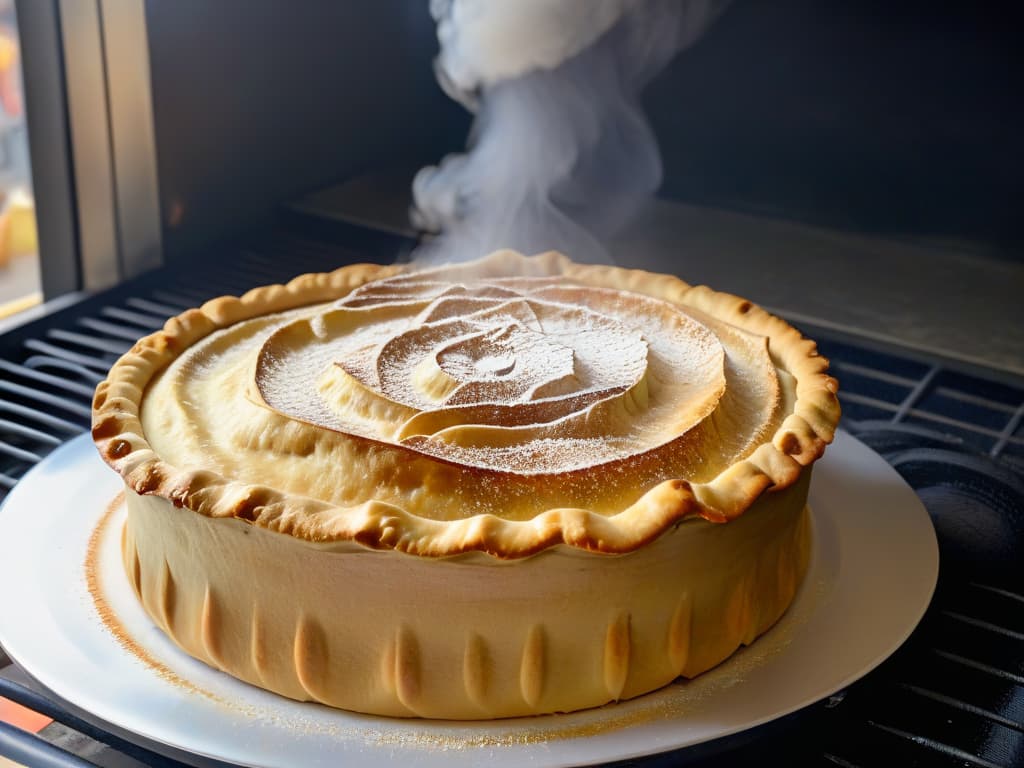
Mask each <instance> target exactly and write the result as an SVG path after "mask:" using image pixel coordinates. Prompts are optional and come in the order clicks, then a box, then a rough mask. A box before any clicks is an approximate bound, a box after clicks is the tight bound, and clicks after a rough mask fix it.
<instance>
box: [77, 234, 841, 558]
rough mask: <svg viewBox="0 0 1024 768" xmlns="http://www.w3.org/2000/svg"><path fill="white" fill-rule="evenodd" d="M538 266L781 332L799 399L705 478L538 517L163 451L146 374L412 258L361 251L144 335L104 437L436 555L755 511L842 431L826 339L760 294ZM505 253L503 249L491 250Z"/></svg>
mask: <svg viewBox="0 0 1024 768" xmlns="http://www.w3.org/2000/svg"><path fill="white" fill-rule="evenodd" d="M507 257H508V258H509V259H510V260H512V261H518V263H528V264H529V269H531V270H533V271H534V273H535V274H542V275H552V276H557V275H564V276H565V277H566V278H568V279H570V280H572V281H575V282H578V283H582V284H584V285H589V286H596V287H607V288H615V289H618V290H627V291H633V292H636V293H641V294H646V295H649V296H654V297H656V298H660V299H663V300H665V301H669V302H673V303H676V304H678V305H680V306H683V307H688V308H692V309H695V310H698V311H700V312H703V313H705V314H707V315H710V316H712V317H713V318H716V319H717V320H720V321H724V322H726V323H729V324H731V325H734V326H736V327H738V328H741V329H743V330H744V331H747V332H749V333H753V334H758V335H761V336H765V337H767V339H768V352H769V354H770V356H771V359H772V361H773V363H774V364H775V365H776V366H777V367H778V368H779V369H781V370H784V371H787V372H788V373H789V374H791V375H792V376H793V377H794V378H795V380H796V388H795V389H796V397H795V401H794V402H793V404H792V408H791V412H790V413H789V415H787V416H785V418H784V419H783V420H782V422H781V425H780V426H779V428H778V429H777V430H776V431H775V432H774V434H773V435H772V436H771V438H770V439H769V440H766V441H765V442H763V443H762V444H761V445H760V446H758V447H757V448H756V449H755V450H753V451H752V452H751V453H749V455H747V456H746V457H745V458H743V459H742V460H740V461H737V462H736V463H734V464H732V465H731V466H729V467H728V468H727V469H725V470H724V471H722V472H721V473H720V474H718V475H717V476H716V477H714V478H712V479H710V480H708V481H707V482H703V483H695V482H690V481H689V480H687V479H685V478H669V479H665V480H664V481H663V482H661V483H660V484H658V485H657V486H655V487H654V488H652V489H651V490H649V491H648V492H647V493H646V494H644V495H643V496H642V497H641V498H640V499H639V500H638V501H637V502H636V503H634V504H632V505H631V506H629V507H627V508H626V509H623V510H622V511H620V512H618V513H617V514H612V515H602V514H598V513H597V512H594V511H592V510H588V509H578V508H559V509H550V510H547V511H544V512H542V513H540V514H538V515H536V516H534V517H532V518H531V519H529V520H508V519H504V518H502V517H500V516H497V515H491V514H478V515H473V516H470V517H466V518H464V519H459V520H432V519H427V518H424V517H421V516H416V515H413V514H410V513H408V512H407V511H405V510H403V509H401V508H398V507H396V506H395V505H393V504H386V503H382V502H379V501H374V500H370V501H367V502H365V503H362V504H359V505H357V506H352V507H339V506H336V505H332V504H328V503H325V502H322V501H316V500H313V499H309V498H304V497H300V496H296V495H294V494H287V493H283V492H281V491H279V490H277V489H274V488H271V487H267V486H263V485H258V484H253V483H243V482H239V481H237V480H235V479H232V478H230V477H225V476H222V475H219V474H217V473H215V472H211V471H207V470H188V469H183V468H180V467H175V466H172V465H171V464H169V463H167V462H166V461H164V460H163V459H162V458H161V457H160V456H159V455H157V454H156V452H155V451H154V450H153V449H152V448H151V446H150V445H149V443H148V442H147V439H146V436H145V434H144V430H143V428H142V424H141V422H140V408H141V402H142V398H143V393H144V392H145V391H146V388H147V386H148V385H149V384H150V382H151V381H152V380H153V379H154V377H155V376H157V375H158V374H159V373H160V372H161V371H162V370H164V369H165V368H166V367H167V366H168V365H169V364H170V363H171V362H172V361H173V360H174V359H175V358H177V357H178V356H179V355H180V354H182V352H183V351H184V350H185V349H187V348H188V347H190V346H191V345H193V344H195V343H196V342H198V341H199V340H201V339H204V338H205V337H207V336H209V335H210V334H212V333H214V332H216V331H218V330H221V329H224V328H227V327H229V326H231V325H233V324H235V323H238V322H240V321H243V320H248V319H251V318H255V317H259V316H263V315H268V314H273V313H278V312H283V311H286V310H290V309H294V308H298V307H302V306H307V305H313V304H318V303H323V302H327V301H332V300H335V299H338V298H341V297H344V296H346V295H347V294H348V293H349V292H351V291H352V290H354V289H355V288H357V287H359V286H361V285H363V284H365V283H367V282H369V281H371V280H379V279H382V278H386V277H389V276H392V275H395V274H398V273H399V271H400V270H401V269H402V268H401V267H380V266H374V265H365V264H364V265H354V266H349V267H343V268H341V269H339V270H336V271H334V272H331V273H327V274H317V275H303V276H301V277H298V278H296V279H295V280H293V281H291V282H289V283H288V284H287V285H284V286H281V285H277V286H268V287H263V288H257V289H255V290H253V291H250V292H249V293H247V294H245V295H244V296H242V297H241V298H233V297H223V298H219V299H214V300H213V301H210V302H207V303H206V304H205V305H203V306H202V307H201V308H199V309H195V310H189V311H187V312H185V313H183V314H181V315H179V316H177V317H175V318H172V319H170V320H169V321H168V322H167V323H166V325H165V326H164V328H163V330H162V331H158V332H157V333H154V334H152V335H150V336H147V337H146V338H144V339H142V340H141V341H139V342H138V343H137V344H136V345H135V346H134V347H133V348H132V349H131V350H130V351H129V352H128V353H126V354H125V355H124V356H123V357H122V358H121V359H120V360H119V361H118V362H117V363H116V364H115V365H114V366H113V368H112V369H111V371H110V374H109V376H108V378H107V380H106V381H104V382H102V383H101V384H100V385H99V387H97V391H96V396H95V399H94V403H93V438H94V440H95V442H96V445H97V447H98V449H99V451H100V453H101V455H102V456H103V458H104V460H105V461H106V462H107V463H108V464H109V465H110V466H111V467H113V468H114V469H115V470H117V471H118V472H119V473H120V474H121V476H122V477H123V478H124V480H125V483H126V485H127V486H128V487H129V488H130V489H131V490H132V491H134V492H135V493H138V494H141V495H156V496H160V497H163V498H165V499H167V500H169V501H170V502H172V503H173V504H174V505H175V506H176V507H184V508H187V509H190V510H192V511H194V512H197V513H199V514H200V515H204V516H207V517H211V518H237V519H240V520H243V521H248V522H250V523H252V524H255V525H257V526H259V527H261V528H265V529H267V530H271V531H277V532H280V533H286V534H289V535H291V536H293V537H295V538H298V539H304V540H307V541H310V542H338V543H343V542H355V543H358V544H361V545H363V546H365V547H369V548H373V549H394V550H398V551H401V552H406V553H409V554H414V555H421V556H427V557H448V556H452V555H458V554H462V553H467V552H483V553H486V554H488V555H491V556H493V557H495V558H499V559H506V560H511V559H517V558H523V557H527V556H531V555H535V554H537V553H539V552H541V551H543V550H546V549H549V548H551V547H557V546H560V545H565V546H568V547H571V548H575V549H580V550H585V551H591V552H597V553H615V554H622V553H627V552H632V551H634V550H637V549H638V548H640V547H643V546H644V545H645V544H647V543H649V542H651V541H653V540H655V539H657V538H658V537H659V536H661V535H662V534H664V533H665V532H666V531H667V530H669V529H670V528H671V527H672V526H674V525H676V524H677V523H679V522H680V521H682V520H684V519H687V518H692V517H702V518H704V519H705V520H708V521H712V522H726V521H728V520H731V519H733V518H736V517H737V516H739V515H741V514H743V513H744V512H745V511H746V510H747V509H748V508H750V507H751V505H752V504H754V502H755V501H756V500H757V499H758V498H759V497H760V496H761V495H762V494H764V493H765V492H768V491H772V492H774V491H778V490H782V489H785V488H788V487H790V486H792V485H793V484H794V483H795V482H796V481H797V480H798V479H799V478H800V477H801V474H802V472H803V471H804V468H806V467H808V466H810V465H811V464H812V463H813V462H814V461H815V460H817V459H818V458H819V457H820V456H821V455H822V453H823V451H824V449H825V446H826V445H827V444H828V443H829V442H831V440H832V438H833V435H834V431H835V428H836V424H837V422H838V418H839V406H838V401H837V399H836V395H835V392H836V382H835V380H834V379H832V378H831V377H829V376H828V375H827V368H828V363H827V361H826V360H825V359H824V358H822V357H820V356H819V355H818V353H817V349H816V346H815V344H814V343H813V342H812V341H809V340H807V339H804V338H803V337H802V336H801V335H800V333H799V332H798V331H796V330H795V329H794V328H792V327H791V326H789V325H788V324H787V323H785V322H784V321H782V320H780V319H779V318H776V317H773V316H772V315H770V314H768V313H767V312H765V311H764V310H762V309H760V308H759V307H756V306H754V305H753V304H751V303H750V302H749V301H745V300H743V299H740V298H737V297H735V296H731V295H729V294H724V293H719V292H716V291H713V290H711V289H709V288H706V287H703V286H700V287H691V286H689V285H688V284H686V283H684V282H683V281H682V280H679V279H677V278H673V277H668V276H665V275H656V274H653V273H649V272H644V271H640V270H626V269H621V268H617V267H603V266H588V265H578V264H574V263H572V262H570V261H569V260H568V259H566V258H565V257H564V256H561V255H560V254H556V253H547V254H542V255H540V256H536V257H532V258H530V259H524V257H522V256H520V255H518V254H511V253H509V254H508V256H507ZM492 258H493V257H492Z"/></svg>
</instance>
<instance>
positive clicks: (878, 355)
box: [0, 230, 1024, 768]
mask: <svg viewBox="0 0 1024 768" xmlns="http://www.w3.org/2000/svg"><path fill="white" fill-rule="evenodd" d="M308 235H309V233H308V232H306V233H305V234H299V235H297V234H296V233H295V232H294V231H290V230H289V231H276V230H275V231H274V232H271V233H266V234H264V235H262V236H261V237H260V238H259V239H253V240H250V241H249V242H247V243H245V244H243V245H242V246H241V247H237V248H234V249H232V250H231V252H230V253H227V254H224V255H223V257H222V258H218V259H217V260H214V261H209V262H206V263H205V264H202V265H193V267H192V268H190V269H189V270H187V271H185V270H182V269H180V268H179V269H177V270H175V271H172V270H164V271H161V272H159V273H156V274H155V275H151V276H149V277H148V278H146V279H144V280H141V281H136V282H134V283H131V284H129V285H126V286H121V287H120V288H118V289H116V290H114V291H112V292H109V293H107V294H103V295H101V296H97V297H93V298H91V299H89V300H87V301H85V302H82V303H80V304H78V305H75V306H73V307H71V308H69V309H66V310H62V311H61V312H58V313H56V314H55V315H53V316H50V317H46V318H43V320H41V321H37V322H35V323H33V324H31V325H30V326H27V327H25V328H23V329H20V330H19V331H17V332H15V333H10V334H7V335H6V336H4V337H0V497H2V496H3V495H4V494H6V491H7V490H8V489H10V488H11V487H13V486H14V484H15V483H17V481H18V479H19V478H20V477H21V476H22V475H23V474H24V473H25V472H26V471H27V470H28V469H29V468H31V467H32V466H33V465H35V464H36V463H38V462H39V461H41V460H42V459H43V458H44V457H45V456H46V455H47V454H48V453H49V452H50V451H51V450H53V449H54V448H55V447H57V446H58V445H61V444H62V443H63V442H65V441H66V440H68V439H70V438H71V437H73V436H75V435H77V434H79V433H81V432H83V431H84V430H86V429H87V428H88V424H89V413H90V400H91V396H92V391H93V388H94V387H95V385H96V384H97V383H98V382H99V381H100V380H101V379H102V378H103V377H104V374H105V372H106V370H107V369H108V367H109V366H110V365H111V364H112V363H113V362H114V361H115V360H116V359H117V357H118V356H119V355H121V354H122V353H123V352H125V351H126V350H127V349H129V347H130V346H131V345H132V343H133V342H134V341H135V340H136V339H137V338H138V337H140V336H142V335H144V334H147V333H149V332H151V331H153V330H156V329H157V328H159V327H160V326H162V325H163V322H164V321H165V320H166V319H167V318H168V317H169V316H172V315H174V314H177V313H179V312H181V311H183V310H185V309H187V308H189V307H192V306H196V305H198V304H200V303H202V302H203V301H205V300H207V299H209V298H212V297H214V296H218V295H223V294H239V293H242V292H244V291H245V290H247V289H249V288H251V287H254V286H256V285H261V284H266V283H274V282H281V281H284V280H286V279H288V278H289V277H291V276H293V275H295V274H300V273H302V272H308V271H322V270H324V269H330V268H333V267H335V266H339V265H341V264H344V263H352V262H354V261H356V260H366V259H368V258H369V259H371V260H372V254H371V255H370V256H367V255H366V250H365V248H364V247H360V249H359V250H358V251H356V250H352V249H350V248H345V247H341V246H339V245H338V244H337V243H336V242H328V241H325V240H324V239H323V238H320V237H316V236H313V237H309V236H308ZM357 253H360V254H363V255H362V256H361V257H359V258H357ZM391 258H393V256H392V257H391ZM812 335H813V336H814V337H815V338H817V339H819V340H820V341H819V346H820V348H821V351H822V353H823V354H825V355H826V356H827V357H829V358H830V359H831V361H832V366H833V370H834V371H835V375H836V376H837V378H839V379H840V382H841V386H842V389H841V393H840V399H841V401H842V403H843V407H844V422H843V423H844V426H845V427H846V428H847V429H849V430H850V431H852V432H854V433H855V434H857V435H858V436H859V437H860V438H861V439H863V440H865V441H866V442H868V444H869V445H871V446H872V447H873V448H875V449H876V450H878V451H879V452H880V453H882V454H883V455H884V456H886V458H887V459H888V460H889V461H890V462H891V463H892V464H893V465H894V466H895V467H896V468H897V469H898V470H899V471H900V472H901V473H903V475H904V476H905V477H906V478H907V479H908V481H909V482H910V483H911V485H913V486H914V487H915V488H916V489H917V490H918V492H919V494H920V495H921V497H922V499H923V500H924V501H925V504H926V506H928V508H929V511H930V512H931V514H932V517H933V520H934V522H935V524H936V528H937V531H938V533H939V538H940V542H941V545H942V548H943V549H942V556H943V567H942V573H941V576H940V585H939V589H938V591H937V593H936V597H935V599H934V601H933V604H932V606H931V608H930V609H929V612H928V614H927V616H926V617H925V620H924V621H923V623H922V624H921V626H920V627H919V628H918V630H917V631H916V632H915V633H914V635H913V636H912V638H911V639H910V641H909V642H908V643H907V644H906V645H905V646H904V647H903V648H902V649H901V650H900V651H899V652H898V653H897V654H896V655H895V656H893V657H892V658H891V659H890V660H889V661H887V662H886V663H885V664H883V665H882V667H880V668H879V669H878V670H876V671H875V672H873V673H872V674H870V675H868V676H867V677H866V678H864V679H863V680H861V681H860V682H858V683H857V684H855V685H853V686H851V687H850V688H849V689H848V690H847V691H844V692H842V693H840V694H838V695H836V696H833V697H832V698H831V699H830V700H829V701H827V702H823V703H819V704H817V705H815V706H813V707H810V708H808V709H806V710H804V711H803V712H800V713H797V714H796V715H793V716H790V717H788V718H785V719H784V720H783V721H782V722H781V723H777V724H774V725H771V726H767V727H763V728H761V729H757V730H756V731H754V732H753V733H748V734H746V735H745V736H744V737H743V739H742V740H740V741H737V740H736V739H733V740H731V741H727V742H726V743H724V744H716V745H713V746H712V747H710V748H709V749H706V750H702V751H692V750H691V751H689V752H687V753H686V754H685V755H681V754H679V753H674V754H670V755H665V756H661V757H656V758H651V759H648V760H645V761H635V762H636V763H637V764H639V763H640V762H643V764H644V765H647V764H651V765H676V764H679V763H680V762H681V761H683V760H684V759H685V761H686V762H687V763H688V764H693V765H729V764H736V763H742V762H743V761H745V760H754V759H757V760H760V761H763V759H764V757H765V756H772V757H773V758H774V759H775V760H781V761H782V762H784V763H786V764H790V765H822V766H843V767H844V768H850V767H851V766H854V767H860V766H864V767H866V766H888V765H921V766H953V765H956V766H964V765H967V766H978V767H979V768H992V766H1000V767H1002V768H1010V767H1011V766H1018V765H1024V589H1022V584H1021V578H1020V576H1021V574H1020V567H1019V565H1018V562H1019V560H1020V558H1021V555H1022V553H1024V382H1022V381H1014V380H1012V379H1007V378H1006V377H999V376H995V375H988V374H986V373H985V372H963V371H960V370H957V369H955V368H953V367H951V366H949V365H947V364H945V363H943V362H940V361H936V360H927V359H924V358H921V357H916V356H911V355H910V354H908V353H906V352H904V351H902V350H894V349H888V350H881V349H877V348H868V347H867V346H864V345H862V344H860V343H857V342H855V341H854V342H851V341H850V340H849V339H842V340H840V339H836V338H834V337H833V336H831V335H830V333H829V332H826V331H819V330H817V329H813V330H812ZM979 510H980V511H979ZM982 512H983V513H984V514H987V515H989V516H990V517H991V516H992V515H996V516H998V519H999V520H1000V523H1001V525H1003V528H1002V530H1004V531H1005V530H1011V531H1013V532H1014V534H1013V536H1011V538H1010V540H1009V541H1005V540H1004V541H1002V542H998V543H996V544H993V545H992V546H988V545H987V544H986V542H987V540H986V539H985V536H984V535H982V536H981V537H980V543H979V536H977V535H975V534H976V531H975V532H974V533H972V531H973V530H974V529H973V528H972V526H975V527H977V525H978V524H979V523H978V521H979V520H980V519H981V518H980V517H978V515H982ZM965 531H966V532H967V533H966V534H965ZM1003 538H1004V539H1005V535H1004V537H1003ZM989 543H991V542H989ZM986 546H988V548H986ZM993 546H994V547H995V549H994V550H993ZM5 588H10V585H3V584H0V590H3V589H5ZM16 620H17V617H5V616H0V621H16ZM0 696H3V697H7V698H8V699H12V700H15V701H17V702H19V703H21V704H23V705H25V706H27V707H29V708H31V709H34V710H36V711H38V712H41V713H43V714H45V715H47V716H48V717H52V718H54V722H53V723H52V724H50V725H48V726H47V727H46V728H44V729H43V730H42V731H41V732H40V734H39V735H38V736H37V735H32V734H28V733H26V732H22V731H19V730H17V729H15V728H13V727H12V726H9V725H6V724H4V723H2V722H0V755H7V756H9V757H11V758H13V759H15V760H20V761H22V762H24V763H26V764H28V765H33V766H35V765H40V766H92V765H99V766H138V765H156V766H177V765H183V763H180V762H178V761H175V760H172V759H170V758H167V757H164V756H162V755H160V754H159V753H157V752H155V751H153V750H152V749H150V748H149V747H148V746H147V745H143V744H140V743H135V742H134V741H126V740H125V739H122V738H120V737H118V736H116V735H114V734H112V733H110V732H108V731H107V730H106V729H104V728H101V727H97V725H96V724H94V723H91V722H87V721H86V720H83V719H82V718H80V717H78V716H77V715H75V714H73V713H72V712H70V711H69V710H68V708H67V707H66V706H65V705H64V703H62V702H60V701H59V700H57V699H56V698H55V697H53V696H52V695H51V694H48V693H47V692H46V691H43V690H41V689H40V688H39V686H38V685H36V684H35V683H33V682H32V681H31V680H30V679H29V678H28V677H27V676H26V675H25V674H24V673H23V672H22V671H21V670H19V669H18V668H17V666H16V665H14V664H12V663H11V662H10V660H9V659H7V657H6V656H4V655H3V652H2V650H0ZM794 729H798V731H799V734H800V735H799V737H798V738H793V730H794ZM630 764H633V763H630Z"/></svg>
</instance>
